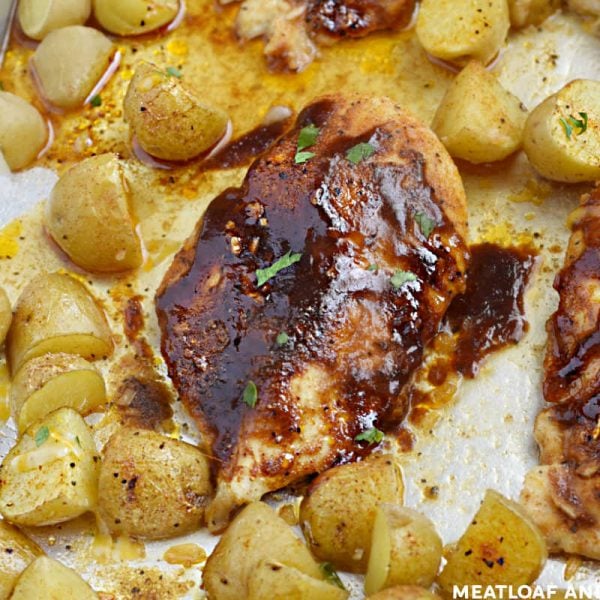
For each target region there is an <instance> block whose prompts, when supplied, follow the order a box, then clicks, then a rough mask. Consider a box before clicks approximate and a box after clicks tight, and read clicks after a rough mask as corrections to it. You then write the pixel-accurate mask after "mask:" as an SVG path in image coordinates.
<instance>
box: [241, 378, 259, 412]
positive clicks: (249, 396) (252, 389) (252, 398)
mask: <svg viewBox="0 0 600 600" xmlns="http://www.w3.org/2000/svg"><path fill="white" fill-rule="evenodd" d="M242 400H243V401H244V403H245V404H247V405H248V406H249V407H250V408H254V407H255V406H256V401H257V400H258V390H257V389H256V384H255V383H254V381H249V382H248V383H247V384H246V387H245V388H244V394H243V396H242Z"/></svg>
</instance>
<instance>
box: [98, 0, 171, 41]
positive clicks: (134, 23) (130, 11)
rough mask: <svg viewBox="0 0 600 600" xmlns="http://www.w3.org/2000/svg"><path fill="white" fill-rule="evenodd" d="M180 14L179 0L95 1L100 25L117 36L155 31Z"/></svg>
mask: <svg viewBox="0 0 600 600" xmlns="http://www.w3.org/2000/svg"><path fill="white" fill-rule="evenodd" d="M178 12H179V1H178V0H150V2H148V1H145V0H94V16H95V17H96V19H97V21H98V23H100V25H102V27H104V29H106V31H110V32H111V33H116V34H117V35H139V34H142V33H149V32H151V31H155V30H156V29H159V28H160V27H163V25H167V24H168V23H170V22H171V21H172V20H173V19H174V18H175V17H176V16H177V13H178Z"/></svg>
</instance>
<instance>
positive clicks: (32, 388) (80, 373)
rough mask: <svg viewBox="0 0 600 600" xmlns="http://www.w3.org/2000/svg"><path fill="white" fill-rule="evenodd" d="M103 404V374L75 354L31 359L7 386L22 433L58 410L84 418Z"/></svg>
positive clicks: (14, 414) (12, 409) (104, 390)
mask: <svg viewBox="0 0 600 600" xmlns="http://www.w3.org/2000/svg"><path fill="white" fill-rule="evenodd" d="M105 401H106V388H105V385H104V379H103V378H102V375H100V373H99V372H98V371H97V370H96V368H95V367H94V366H93V365H91V364H90V363H89V362H88V361H87V360H85V359H84V358H81V357H80V356H77V355H74V354H64V353H62V354H44V355H43V356H38V357H37V358H33V359H31V360H30V361H28V362H26V363H25V364H24V365H23V366H22V367H21V368H20V369H19V370H18V371H17V374H16V375H15V376H14V378H13V381H12V384H11V386H10V407H11V412H12V415H13V417H14V418H15V421H16V422H17V425H18V428H19V432H21V433H23V431H25V430H26V429H27V428H28V427H29V426H30V425H31V424H32V423H35V422H36V421H39V420H40V419H43V418H44V417H45V416H46V415H48V414H50V413H51V412H53V411H55V410H57V409H59V408H63V407H69V408H72V409H74V410H76V411H77V412H79V413H81V414H82V415H86V414H88V413H90V412H93V411H94V409H95V408H97V407H98V406H100V405H101V404H104V402H105Z"/></svg>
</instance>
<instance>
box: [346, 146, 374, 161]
mask: <svg viewBox="0 0 600 600" xmlns="http://www.w3.org/2000/svg"><path fill="white" fill-rule="evenodd" d="M373 154H375V147H374V146H371V144H368V143H366V142H365V143H362V144H356V146H354V147H352V148H350V150H348V152H346V158H347V159H348V160H349V161H350V162H351V163H353V164H355V165H357V164H358V163H359V162H360V161H361V160H363V159H365V158H369V156H373Z"/></svg>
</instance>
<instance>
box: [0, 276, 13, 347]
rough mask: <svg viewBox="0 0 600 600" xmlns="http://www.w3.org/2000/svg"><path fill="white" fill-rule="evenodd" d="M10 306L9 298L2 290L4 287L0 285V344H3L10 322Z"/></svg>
mask: <svg viewBox="0 0 600 600" xmlns="http://www.w3.org/2000/svg"><path fill="white" fill-rule="evenodd" d="M12 317H13V314H12V308H11V305H10V300H9V299H8V296H7V295H6V292H5V291H4V288H1V287H0V346H2V344H4V340H5V339H6V334H7V333H8V330H9V329H10V324H11V322H12Z"/></svg>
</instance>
